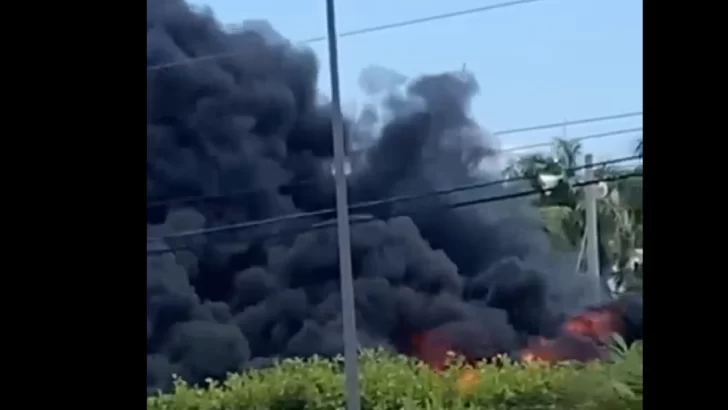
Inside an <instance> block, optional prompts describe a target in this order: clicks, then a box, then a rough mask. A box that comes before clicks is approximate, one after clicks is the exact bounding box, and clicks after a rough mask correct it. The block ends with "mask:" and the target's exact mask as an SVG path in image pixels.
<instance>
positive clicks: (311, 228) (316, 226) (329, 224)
mask: <svg viewBox="0 0 728 410" xmlns="http://www.w3.org/2000/svg"><path fill="white" fill-rule="evenodd" d="M594 165H598V164H594ZM641 176H642V173H641V172H630V173H626V174H621V175H616V176H610V177H604V178H595V179H591V180H588V181H582V182H577V183H575V184H573V185H572V186H573V187H575V188H580V187H585V186H588V185H594V184H598V183H601V182H616V181H622V180H625V179H629V178H634V177H641ZM555 189H556V188H548V189H542V190H538V189H530V190H526V191H520V192H515V193H511V194H505V195H498V196H491V197H486V198H480V199H474V200H469V201H460V202H455V203H452V204H447V205H442V206H439V207H437V208H436V209H432V208H428V209H425V210H421V211H408V212H406V213H398V214H394V215H391V216H389V218H395V217H399V216H412V215H414V214H417V213H420V212H433V211H435V210H440V211H443V212H444V211H449V210H452V209H457V208H463V207H466V206H472V205H478V204H485V203H489V202H498V201H504V200H509V199H517V198H522V197H527V196H531V195H534V194H540V193H543V192H550V191H553V190H555ZM377 219H380V218H377V217H374V216H366V217H357V218H356V219H351V220H350V223H351V224H352V225H354V224H358V223H364V222H372V221H374V220H377ZM335 224H336V221H331V220H329V221H324V222H319V223H316V224H313V225H311V226H309V227H306V228H299V229H292V230H290V231H285V232H275V233H272V234H268V235H262V237H260V238H257V239H258V240H260V239H268V238H271V237H277V236H282V235H292V234H299V233H305V232H311V231H314V230H318V229H323V228H330V227H333V226H335ZM231 226H232V225H231ZM163 238H165V237H159V238H155V240H160V239H163ZM187 249H189V247H187V246H180V247H175V248H170V249H151V250H147V255H155V254H164V253H169V252H176V251H180V250H187Z"/></svg>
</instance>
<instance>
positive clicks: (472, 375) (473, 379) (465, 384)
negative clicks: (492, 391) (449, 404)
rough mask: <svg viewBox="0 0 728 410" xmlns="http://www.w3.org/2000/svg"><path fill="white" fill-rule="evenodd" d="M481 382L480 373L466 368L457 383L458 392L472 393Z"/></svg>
mask: <svg viewBox="0 0 728 410" xmlns="http://www.w3.org/2000/svg"><path fill="white" fill-rule="evenodd" d="M479 381H480V373H478V371H477V370H475V369H473V368H472V367H466V368H465V369H464V370H463V372H462V374H461V375H460V377H458V381H457V383H456V386H457V389H458V391H460V392H461V393H466V392H469V391H471V390H472V389H473V388H474V387H475V386H476V385H477V384H478V382H479Z"/></svg>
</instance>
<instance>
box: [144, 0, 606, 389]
mask: <svg viewBox="0 0 728 410" xmlns="http://www.w3.org/2000/svg"><path fill="white" fill-rule="evenodd" d="M147 14H148V17H147V65H148V66H155V65H158V64H165V63H170V62H176V61H182V60H185V59H188V58H193V57H199V56H206V55H210V54H225V53H227V54H226V56H225V57H222V58H218V59H208V60H205V61H199V62H196V63H193V64H181V65H176V66H171V67H167V68H164V69H159V70H149V71H148V72H147V195H148V200H149V201H150V202H151V203H152V205H150V206H149V207H148V211H147V224H148V235H149V236H150V237H160V236H164V235H169V234H174V233H179V232H184V231H189V230H195V229H201V228H210V227H218V226H222V225H227V224H237V223H242V222H248V221H255V220H261V219H268V218H273V217H277V216H283V215H288V214H292V213H296V212H307V211H316V210H321V209H328V208H332V207H333V206H334V191H333V177H332V173H331V168H330V164H331V159H332V155H333V147H332V133H331V123H330V115H329V112H330V110H329V107H328V106H327V105H326V104H321V103H320V100H319V95H318V91H317V76H318V70H319V67H318V61H317V58H316V56H315V55H314V53H313V52H312V51H311V50H309V49H306V48H303V47H300V46H296V45H294V44H292V43H290V42H288V41H287V40H285V39H283V38H282V37H281V36H280V35H278V34H277V33H276V32H275V31H274V30H272V29H271V28H270V27H269V26H267V25H266V24H263V23H260V22H256V24H255V25H254V26H252V27H253V28H251V29H248V30H241V31H239V32H235V33H230V32H226V31H225V30H224V29H223V28H222V26H221V25H220V24H219V23H218V22H217V21H215V19H214V18H213V17H212V15H211V14H209V13H206V12H199V11H193V10H192V9H191V8H190V7H189V6H188V5H187V4H186V3H185V2H184V1H183V0H147ZM476 92H477V85H476V84H475V81H474V79H472V78H470V77H467V76H462V75H460V74H458V75H455V74H447V73H446V74H442V75H433V76H424V77H421V78H418V79H415V80H412V81H411V82H410V84H409V85H408V86H407V89H406V91H405V92H404V93H403V94H402V95H400V96H398V97H392V98H391V99H390V100H389V101H388V103H387V104H386V110H387V112H388V115H387V118H389V120H388V121H387V123H386V124H383V125H382V126H381V127H380V128H378V131H377V135H368V136H367V138H368V140H369V141H370V142H371V144H369V145H368V148H367V149H366V152H364V154H363V155H361V157H360V158H359V160H357V161H353V162H352V170H351V174H350V175H349V192H350V200H351V201H352V202H361V201H369V200H375V199H381V198H386V197H389V196H393V195H403V194H412V193H420V192H425V191H429V190H434V189H441V188H445V187H450V186H453V185H458V184H463V183H467V182H477V181H487V180H489V179H498V178H500V176H498V175H488V174H487V173H486V172H483V171H481V169H482V167H480V166H479V165H480V164H482V163H483V162H487V161H492V160H493V155H494V154H493V152H494V145H493V144H494V143H493V142H492V141H490V140H489V138H488V137H487V133H486V132H484V131H483V130H482V129H481V128H480V127H479V126H478V124H476V123H475V122H474V121H473V119H472V118H471V117H470V116H469V113H468V107H469V102H470V99H471V98H472V97H473V96H474V95H475V94H476ZM347 126H348V128H349V130H351V129H352V128H354V127H353V126H352V123H351V122H350V123H348V124H347ZM360 128H361V127H360ZM370 129H373V128H371V127H370ZM359 132H361V131H359ZM359 137H361V136H359ZM509 189H510V188H509ZM505 192H506V188H505V187H502V186H492V187H488V188H487V189H480V190H477V191H470V192H466V193H460V194H457V195H448V196H442V197H438V198H429V199H427V200H420V201H413V202H408V203H401V204H396V205H386V206H384V205H380V206H376V207H370V208H368V209H365V210H363V211H361V212H357V213H355V215H353V216H352V218H353V219H357V218H359V219H361V217H363V216H373V217H374V220H371V221H369V222H365V223H359V224H354V225H352V232H351V235H352V236H351V242H352V257H353V269H354V276H355V292H356V309H357V316H356V317H357V328H358V333H359V341H360V344H361V345H362V346H364V347H367V346H384V347H386V348H390V349H393V350H397V351H400V352H410V351H411V349H413V346H412V345H413V335H418V334H423V332H431V331H437V332H444V333H446V334H447V335H448V337H449V338H451V339H452V340H453V343H454V344H455V345H457V346H460V347H459V348H461V349H463V350H469V351H471V352H473V354H477V355H478V356H481V357H486V356H490V355H493V354H495V353H504V352H505V353H509V352H517V351H519V350H520V349H522V348H523V347H524V346H525V345H526V343H527V341H528V340H529V338H532V337H534V336H541V337H553V336H555V335H556V334H557V333H558V332H559V328H560V326H561V324H562V323H563V321H564V319H565V318H566V317H567V316H569V315H571V314H573V313H575V312H579V311H581V310H582V309H584V308H586V307H587V306H590V305H592V304H594V302H595V301H596V300H597V298H598V296H599V295H598V293H599V292H598V291H597V290H596V289H597V286H596V285H595V283H593V282H592V281H590V280H589V279H587V277H586V276H584V275H582V274H576V273H574V272H573V271H574V269H573V266H574V258H573V255H555V254H554V252H553V251H552V250H551V249H550V247H549V243H548V238H547V236H546V234H545V232H544V230H543V229H542V226H541V224H540V223H539V221H538V218H537V217H536V214H535V213H534V210H533V209H532V208H531V207H530V206H529V205H528V203H527V202H526V201H521V200H510V201H504V202H492V203H487V204H482V205H476V206H472V207H468V208H462V209H457V210H450V211H443V210H442V209H441V208H442V206H443V205H446V204H450V203H453V202H458V201H463V200H469V199H475V198H482V197H486V196H491V195H499V194H503V193H505ZM196 196H209V197H210V198H208V199H206V200H204V201H201V200H178V201H176V200H177V199H179V198H189V197H196ZM160 201H161V202H160ZM165 201H167V202H165ZM333 216H334V215H333V213H328V214H325V215H323V216H321V217H309V218H305V219H300V220H295V221H293V220H288V221H286V222H280V223H275V224H269V225H266V226H261V227H256V228H254V229H252V228H251V229H239V230H230V231H224V232H217V233H214V234H206V235H195V236H185V237H179V238H168V239H163V240H156V241H153V242H149V243H148V250H149V252H150V254H149V255H148V257H147V305H148V313H147V355H148V356H147V363H148V365H147V369H148V370H147V373H148V374H147V385H148V388H149V389H150V391H152V390H153V389H158V388H162V389H165V388H168V387H169V385H170V382H171V375H172V374H173V373H174V374H178V375H180V376H181V377H183V378H185V379H186V380H188V381H191V382H200V381H202V380H204V379H205V378H206V377H212V378H218V377H222V376H224V375H225V373H226V372H229V371H238V370H245V369H248V368H251V367H258V366H265V365H267V364H269V363H270V362H271V361H272V360H273V359H274V358H280V357H290V356H308V355H313V354H321V355H334V354H337V353H339V352H341V351H342V348H343V342H342V323H341V314H340V309H341V303H340V294H339V282H338V256H337V242H336V232H335V230H334V229H331V228H326V229H318V230H313V231H309V232H303V231H305V230H306V228H307V227H311V226H313V225H314V224H318V223H321V222H323V221H326V220H330V219H331V218H333ZM165 250H167V251H165Z"/></svg>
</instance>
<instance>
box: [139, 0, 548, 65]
mask: <svg viewBox="0 0 728 410" xmlns="http://www.w3.org/2000/svg"><path fill="white" fill-rule="evenodd" d="M539 1H543V0H514V1H507V2H502V3H496V4H490V5H487V6H481V7H475V8H471V9H467V10H460V11H454V12H450V13H442V14H436V15H434V16H429V17H420V18H416V19H411V20H404V21H399V22H396V23H388V24H382V25H378V26H371V27H366V28H362V29H358V30H352V31H345V32H343V33H341V34H339V36H338V37H339V38H341V37H352V36H358V35H362V34H368V33H373V32H377V31H382V30H390V29H394V28H399V27H406V26H412V25H416V24H422V23H429V22H431V21H437V20H442V19H448V18H452V17H460V16H465V15H468V14H476V13H482V12H486V11H491V10H496V9H502V8H506V7H512V6H519V5H521V4H527V3H536V2H539ZM324 40H326V36H318V37H312V38H309V39H306V40H303V41H301V43H315V42H319V41H324ZM239 54H241V53H240V52H231V53H217V54H210V55H207V56H201V57H192V58H188V59H186V60H183V61H175V62H170V63H162V64H156V65H153V66H149V67H147V71H157V70H163V69H165V68H169V67H175V66H180V65H187V64H192V63H196V62H200V61H207V60H217V59H220V58H225V57H233V56H236V55H239Z"/></svg>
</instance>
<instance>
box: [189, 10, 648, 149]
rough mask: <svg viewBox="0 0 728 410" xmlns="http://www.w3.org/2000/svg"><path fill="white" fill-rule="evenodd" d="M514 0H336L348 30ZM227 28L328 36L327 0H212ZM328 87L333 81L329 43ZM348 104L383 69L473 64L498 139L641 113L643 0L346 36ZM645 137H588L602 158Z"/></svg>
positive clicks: (533, 138)
mask: <svg viewBox="0 0 728 410" xmlns="http://www.w3.org/2000/svg"><path fill="white" fill-rule="evenodd" d="M502 1H503V0H457V1H442V0H416V1H415V0H366V1H364V0H337V2H336V4H337V26H338V27H337V28H338V30H339V32H344V31H349V30H356V29H360V28H365V27H369V26H376V25H381V24H388V23H394V22H398V21H403V20H409V19H415V18H419V17H427V16H431V15H435V14H439V13H447V12H452V11H457V10H463V9H468V8H474V7H479V6H483V5H488V4H495V3H499V2H502ZM193 3H194V4H199V5H207V6H209V7H210V8H211V9H212V10H213V12H214V13H215V15H216V17H217V18H218V20H220V21H221V22H223V23H225V24H235V23H240V22H242V21H244V20H247V19H265V20H268V21H269V22H270V23H271V24H272V25H273V27H274V28H275V29H276V30H277V31H278V32H280V33H281V34H283V35H284V36H285V37H287V38H289V39H291V40H304V39H308V38H312V37H317V36H321V35H324V34H325V31H326V10H325V1H324V0H204V1H194V2H193ZM310 46H311V47H312V48H313V50H314V51H315V52H316V53H317V54H318V55H319V57H320V60H321V68H322V69H321V74H320V79H319V83H320V88H321V90H322V91H323V92H324V93H326V94H328V90H329V89H330V83H329V81H330V79H329V70H328V64H329V62H328V52H327V46H326V43H325V42H318V43H312V44H311V45H310ZM339 50H340V51H339V58H340V61H339V70H340V73H341V74H340V77H341V93H342V101H343V103H344V105H351V104H352V103H354V102H357V103H359V105H361V103H362V102H363V101H364V100H365V95H364V93H363V92H362V91H361V90H360V88H359V86H358V80H359V74H360V73H361V71H362V69H364V68H365V67H367V66H369V65H372V64H375V65H380V66H384V67H387V68H391V69H393V70H395V71H397V72H399V73H401V74H404V75H406V76H408V77H416V76H418V75H420V74H430V73H438V72H442V71H446V70H457V69H460V68H461V67H462V65H463V64H466V65H467V68H468V70H469V71H471V72H472V73H473V74H474V75H475V76H476V78H477V80H478V83H479V84H480V89H481V92H480V95H479V96H478V97H476V99H475V101H474V104H473V113H474V115H475V117H476V118H477V120H478V121H479V122H480V124H481V125H482V126H483V127H485V128H487V129H488V130H491V131H499V130H504V129H511V128H520V127H527V126H531V125H538V124H544V123H554V122H560V121H564V120H576V119H580V118H588V117H599V116H605V115H612V114H619V113H624V112H633V111H642V1H639V0H544V1H541V2H537V3H530V4H529V3H527V4H523V5H518V6H514V7H508V8H503V9H495V10H492V11H486V12H483V13H477V14H472V15H467V16H462V17H454V18H450V19H443V20H438V21H433V22H429V23H425V24H419V25H414V26H407V27H402V28H395V29H391V30H384V31H380V32H375V33H369V34H363V35H360V36H352V37H346V38H342V39H340V41H339ZM641 125H642V118H641V117H636V118H630V119H623V120H616V121H609V122H602V123H596V124H589V125H581V126H571V127H568V128H567V129H566V135H567V137H577V136H580V135H585V134H593V133H600V132H607V131H612V130H618V129H624V128H634V127H639V126H641ZM562 132H563V129H553V130H547V131H537V132H529V133H518V134H510V135H504V136H502V137H501V138H500V140H501V144H502V146H503V147H504V148H509V147H515V146H520V145H525V144H533V143H539V142H544V141H548V140H549V138H551V137H554V136H557V135H561V134H562ZM638 136H639V134H635V133H632V134H626V135H620V136H614V137H607V138H604V139H599V140H591V141H585V142H584V146H585V149H586V150H588V151H590V152H593V153H594V154H595V157H597V159H599V158H607V157H612V158H613V157H618V156H623V155H630V154H631V151H632V149H633V147H634V144H635V141H636V138H637V137H638Z"/></svg>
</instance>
